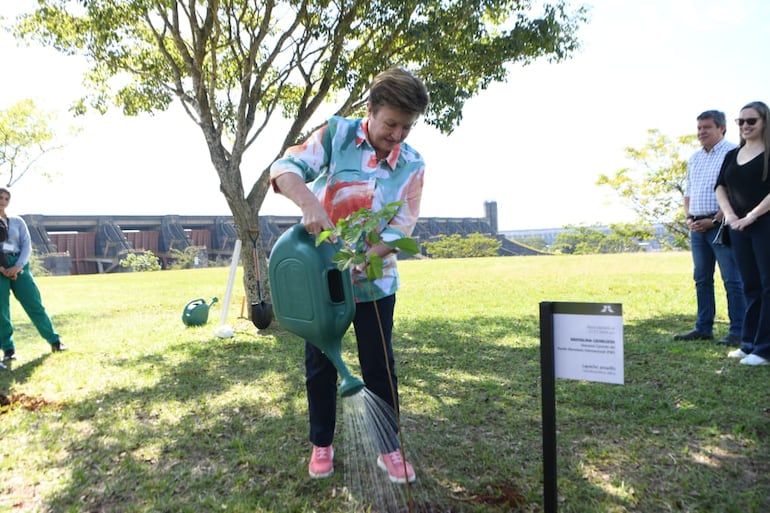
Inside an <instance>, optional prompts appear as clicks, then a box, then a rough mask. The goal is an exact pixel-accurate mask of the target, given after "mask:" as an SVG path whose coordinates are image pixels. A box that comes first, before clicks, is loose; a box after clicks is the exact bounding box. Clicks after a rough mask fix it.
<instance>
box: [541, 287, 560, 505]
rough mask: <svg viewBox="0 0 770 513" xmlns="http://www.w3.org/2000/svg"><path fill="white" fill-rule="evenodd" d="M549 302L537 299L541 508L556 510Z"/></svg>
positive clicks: (550, 309) (551, 337)
mask: <svg viewBox="0 0 770 513" xmlns="http://www.w3.org/2000/svg"><path fill="white" fill-rule="evenodd" d="M553 347H554V338H553V303H552V302H550V301H543V302H542V303H540V380H541V388H542V394H541V395H542V397H541V404H542V410H543V512H544V513H556V500H557V493H558V492H557V486H556V375H555V370H554V369H555V363H554V355H553Z"/></svg>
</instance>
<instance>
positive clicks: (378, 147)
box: [271, 68, 429, 483]
mask: <svg viewBox="0 0 770 513" xmlns="http://www.w3.org/2000/svg"><path fill="white" fill-rule="evenodd" d="M428 101H429V98H428V92H427V89H426V88H425V85H424V84H423V83H422V81H421V80H419V79H418V78H417V77H415V76H414V75H413V74H411V73H410V72H408V71H406V70H403V69H401V68H392V69H389V70H386V71H384V72H382V73H380V74H379V75H377V76H376V77H375V78H374V80H373V82H372V84H371V87H370V90H369V101H368V104H367V116H366V118H364V119H345V118H339V117H334V118H331V119H330V120H329V121H328V122H327V123H326V124H325V125H324V126H323V127H321V128H320V129H319V130H318V131H316V132H315V133H313V134H312V135H311V136H310V137H309V138H308V139H307V140H306V141H305V142H304V143H302V144H300V145H298V146H293V147H291V148H289V149H288V150H286V153H285V155H284V156H283V158H281V159H279V160H277V161H276V162H274V163H273V165H272V167H271V179H272V183H273V187H274V189H275V191H276V192H278V193H281V194H283V195H284V196H286V197H288V198H289V199H291V200H292V201H293V202H294V203H296V204H297V205H298V206H299V207H300V208H301V209H302V224H303V225H304V226H305V228H306V229H307V231H308V233H310V234H312V235H314V236H317V235H318V234H319V233H321V232H322V231H324V230H330V229H333V228H334V226H335V223H337V221H338V220H339V219H342V218H345V217H346V216H348V215H350V214H352V213H354V212H356V211H358V210H359V209H361V208H366V209H369V210H372V211H374V212H377V211H379V210H380V209H383V208H385V206H386V205H388V204H390V203H393V202H401V203H400V207H399V208H398V210H397V212H396V213H395V215H394V216H393V217H392V218H390V220H389V221H388V223H387V225H386V226H385V227H384V229H383V230H382V231H381V233H380V235H381V237H382V239H383V240H385V241H393V240H394V239H398V238H404V237H409V236H410V235H411V233H412V231H413V230H414V227H415V225H416V224H417V218H418V215H419V208H420V199H421V196H422V183H423V174H424V170H425V163H424V161H423V159H422V157H421V156H420V155H419V154H418V153H417V152H416V151H415V150H414V149H413V148H411V147H410V146H409V145H407V144H406V143H404V140H405V139H406V137H407V136H408V135H409V132H410V131H411V129H412V127H413V126H414V124H415V123H416V122H417V120H418V119H419V117H420V115H422V114H423V113H424V112H425V109H426V108H427V106H428ZM311 182H312V184H311V185H310V188H308V185H306V184H308V183H311ZM311 189H312V190H311ZM367 254H368V255H377V257H380V258H382V277H380V278H376V279H375V280H370V279H369V278H368V277H367V274H366V273H365V272H364V269H363V266H360V265H359V266H356V268H355V269H354V270H353V271H354V278H353V279H354V285H355V287H354V290H355V299H356V312H355V317H354V319H353V327H354V331H355V336H356V341H357V346H358V358H359V362H360V364H361V373H362V377H363V380H364V382H365V384H366V387H367V388H368V389H369V390H370V391H371V392H373V393H374V394H375V395H376V396H378V397H379V398H381V399H382V400H383V401H385V402H386V403H387V404H389V405H390V406H391V407H392V408H393V409H394V411H397V410H398V391H397V379H396V373H395V369H394V363H395V362H394V357H393V348H392V345H391V333H392V328H393V311H394V307H395V303H396V290H397V289H398V285H399V278H398V270H397V261H396V255H395V253H394V250H393V249H392V248H391V246H389V245H387V244H384V243H378V244H375V245H373V246H371V247H369V248H368V249H367ZM380 329H382V331H380ZM386 354H387V358H386V356H385V355H386ZM305 378H306V388H307V395H308V410H309V416H310V436H309V437H310V442H311V443H312V444H313V451H312V455H311V458H310V463H309V465H308V471H309V473H310V476H311V477H316V478H319V477H326V476H329V475H331V474H332V472H333V471H334V465H333V458H334V450H333V448H332V441H333V438H334V430H335V425H336V418H335V413H336V397H337V394H336V392H337V391H336V381H337V371H336V369H335V367H334V365H333V364H332V363H331V362H330V361H329V359H328V358H326V356H325V355H324V354H323V352H321V351H320V350H319V349H318V348H316V347H315V346H314V345H313V344H311V343H308V342H306V343H305ZM390 438H391V439H390V440H386V441H384V444H383V445H385V446H384V447H380V452H381V454H380V456H379V457H378V458H377V465H378V466H379V467H380V468H382V469H383V470H385V471H387V472H388V476H389V477H390V479H391V481H394V482H400V483H403V482H406V481H407V480H409V481H413V480H414V478H415V474H414V470H413V469H412V466H411V465H409V464H408V463H406V464H405V463H404V460H403V455H402V453H401V450H400V448H399V444H398V438H397V437H396V436H393V437H390Z"/></svg>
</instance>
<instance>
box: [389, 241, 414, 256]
mask: <svg viewBox="0 0 770 513" xmlns="http://www.w3.org/2000/svg"><path fill="white" fill-rule="evenodd" d="M387 244H388V246H390V247H391V248H398V249H399V250H400V251H403V252H404V253H406V254H407V255H416V254H417V253H419V252H420V245H419V244H417V241H416V240H414V239H412V238H411V237H404V238H401V239H396V240H394V241H391V242H388V243H387Z"/></svg>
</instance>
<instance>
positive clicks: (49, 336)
mask: <svg viewBox="0 0 770 513" xmlns="http://www.w3.org/2000/svg"><path fill="white" fill-rule="evenodd" d="M8 260H9V264H10V265H13V264H14V263H15V261H16V259H15V257H12V256H9V257H8ZM11 292H13V295H14V297H15V298H16V299H17V300H18V301H19V304H21V306H22V308H24V311H25V312H26V313H27V316H28V317H29V320H31V321H32V324H34V325H35V328H37V331H38V333H40V336H41V337H43V338H44V339H45V340H46V341H47V342H48V343H49V344H54V343H56V342H58V341H59V334H58V333H56V330H54V328H53V323H52V322H51V318H50V317H48V314H47V313H46V311H45V307H43V302H42V300H41V298H40V290H39V289H38V288H37V284H36V283H35V280H34V278H32V273H31V272H29V264H27V265H25V266H24V271H23V272H22V273H20V274H19V275H18V276H17V277H16V279H15V280H9V279H8V278H6V277H5V276H2V275H0V349H2V350H4V351H5V350H9V349H15V346H14V345H13V322H11V304H10V295H11V294H10V293H11Z"/></svg>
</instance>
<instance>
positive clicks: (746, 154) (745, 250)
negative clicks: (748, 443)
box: [716, 101, 770, 365]
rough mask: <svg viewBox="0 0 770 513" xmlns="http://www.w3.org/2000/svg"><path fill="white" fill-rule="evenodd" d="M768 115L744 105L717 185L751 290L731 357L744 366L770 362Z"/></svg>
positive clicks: (745, 286)
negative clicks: (735, 140) (738, 341)
mask: <svg viewBox="0 0 770 513" xmlns="http://www.w3.org/2000/svg"><path fill="white" fill-rule="evenodd" d="M769 119H770V109H768V107H767V105H765V104H764V103H763V102H759V101H756V102H751V103H748V104H747V105H746V106H744V107H743V108H742V109H741V113H740V117H738V119H736V120H735V121H736V122H737V123H738V126H739V127H740V145H739V146H738V148H736V149H734V150H731V151H730V152H729V153H727V155H725V160H724V162H723V163H722V170H721V171H720V173H719V178H718V179H717V185H716V195H717V200H718V201H719V206H720V208H721V210H722V212H724V215H725V218H724V222H725V223H726V224H727V226H729V227H730V241H731V245H732V248H733V252H734V254H735V260H736V262H737V263H738V268H739V269H740V272H741V277H742V278H743V289H744V292H745V294H746V315H745V317H744V322H743V333H742V335H741V347H740V348H739V349H736V350H734V351H731V352H730V353H728V355H727V356H729V357H730V358H740V359H741V360H740V361H741V363H742V364H745V365H770V214H768V212H770V176H769V173H768V167H770V162H768V157H770V152H769V151H768V150H769V149H770V130H768V128H767V125H768V120H769Z"/></svg>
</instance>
